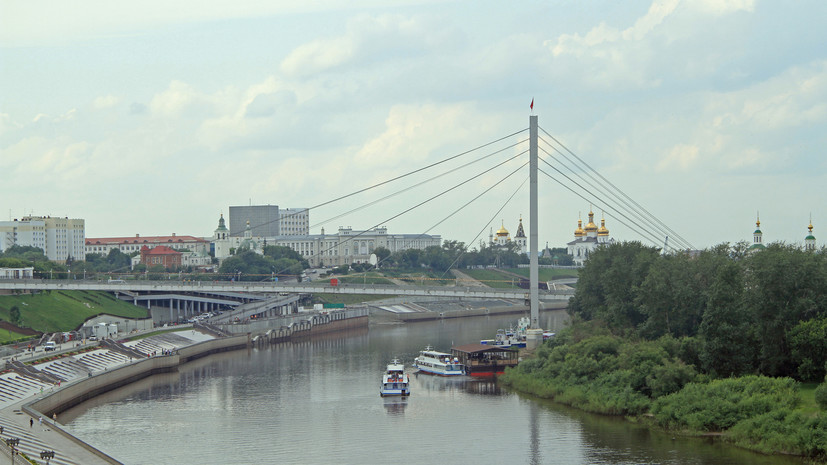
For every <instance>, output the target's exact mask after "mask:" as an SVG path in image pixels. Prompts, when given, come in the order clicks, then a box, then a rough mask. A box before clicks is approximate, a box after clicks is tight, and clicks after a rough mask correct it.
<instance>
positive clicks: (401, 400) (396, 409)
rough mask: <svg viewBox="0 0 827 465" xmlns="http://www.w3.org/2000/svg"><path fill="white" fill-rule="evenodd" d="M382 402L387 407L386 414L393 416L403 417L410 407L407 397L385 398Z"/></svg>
mask: <svg viewBox="0 0 827 465" xmlns="http://www.w3.org/2000/svg"><path fill="white" fill-rule="evenodd" d="M382 400H383V403H384V406H385V412H387V413H388V415H391V416H394V415H403V414H404V413H405V409H406V408H407V407H408V398H407V397H401V396H400V397H384V398H382Z"/></svg>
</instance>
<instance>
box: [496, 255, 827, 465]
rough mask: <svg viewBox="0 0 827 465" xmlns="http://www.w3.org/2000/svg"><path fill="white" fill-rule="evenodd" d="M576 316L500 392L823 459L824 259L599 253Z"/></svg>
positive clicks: (826, 434)
mask: <svg viewBox="0 0 827 465" xmlns="http://www.w3.org/2000/svg"><path fill="white" fill-rule="evenodd" d="M569 313H570V315H571V317H572V321H573V323H572V326H571V327H570V328H568V329H566V330H564V331H562V332H561V333H560V334H558V336H557V338H556V339H554V340H552V341H550V342H548V343H546V344H544V345H543V346H542V347H540V348H539V349H538V350H537V351H536V352H535V355H536V356H535V357H533V358H531V359H528V360H525V361H523V362H522V363H520V365H519V366H518V367H517V368H516V369H514V370H509V371H508V372H507V373H506V374H505V375H504V376H503V377H502V378H501V380H502V381H503V382H504V383H506V384H507V385H510V386H512V387H514V388H516V389H518V390H521V391H525V392H529V393H532V394H535V395H538V396H541V397H546V398H552V399H554V400H556V401H559V402H562V403H565V404H569V405H572V406H575V407H578V408H581V409H584V410H587V411H591V412H597V413H602V414H611V415H625V416H628V417H631V418H635V419H636V420H637V421H644V422H649V423H651V424H653V425H656V426H658V427H661V428H664V429H667V430H670V431H677V432H682V433H686V434H703V435H709V434H713V435H720V436H721V437H722V438H724V439H725V440H727V441H731V442H733V443H735V444H737V445H739V446H743V447H746V448H750V449H753V450H757V451H760V452H763V453H784V454H796V455H802V456H806V457H809V458H811V459H814V460H819V461H824V460H827V410H825V409H827V385H825V384H824V380H825V372H826V371H827V254H825V253H821V252H818V253H813V252H807V251H804V250H801V249H799V248H797V247H792V246H786V245H783V244H772V245H770V246H768V247H767V248H766V249H763V250H758V251H756V252H748V249H747V247H746V246H745V244H736V245H735V246H729V245H720V246H718V247H715V248H713V249H710V250H705V251H702V252H700V253H698V254H676V255H660V254H659V252H658V250H656V249H654V248H650V247H644V246H642V245H641V244H639V243H625V244H618V245H615V246H612V247H604V248H600V249H598V250H597V251H595V252H594V253H593V254H592V255H591V257H590V258H589V260H588V261H587V264H586V266H585V267H584V268H583V269H582V270H581V272H580V279H579V282H578V286H577V291H576V294H575V296H574V297H573V298H572V300H571V302H570V307H569ZM803 383H807V384H803ZM820 399H823V401H821V400H820Z"/></svg>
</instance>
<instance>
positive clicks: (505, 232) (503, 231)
mask: <svg viewBox="0 0 827 465" xmlns="http://www.w3.org/2000/svg"><path fill="white" fill-rule="evenodd" d="M497 235H498V236H507V235H508V230H507V229H505V223H503V225H502V227H501V228H500V229H498V230H497Z"/></svg>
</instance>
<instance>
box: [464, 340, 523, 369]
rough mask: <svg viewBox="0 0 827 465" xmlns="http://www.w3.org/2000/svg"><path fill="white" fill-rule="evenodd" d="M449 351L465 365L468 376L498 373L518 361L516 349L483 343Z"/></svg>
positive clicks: (515, 364) (513, 365)
mask: <svg viewBox="0 0 827 465" xmlns="http://www.w3.org/2000/svg"><path fill="white" fill-rule="evenodd" d="M451 353H452V354H453V355H454V356H455V357H457V358H458V359H459V361H460V362H461V363H462V364H463V365H465V373H466V374H468V375H470V376H493V375H500V374H503V373H504V372H505V369H506V368H508V367H515V366H517V363H518V362H519V360H518V357H519V352H518V351H516V350H512V349H507V348H504V347H497V346H490V345H484V344H466V345H462V346H457V347H453V348H451Z"/></svg>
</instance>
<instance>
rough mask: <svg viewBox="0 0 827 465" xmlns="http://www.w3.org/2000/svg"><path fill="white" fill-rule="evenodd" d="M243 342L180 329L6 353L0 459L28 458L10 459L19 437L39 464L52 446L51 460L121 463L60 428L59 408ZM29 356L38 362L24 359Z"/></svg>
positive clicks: (20, 447) (56, 463)
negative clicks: (59, 348) (47, 350)
mask: <svg viewBox="0 0 827 465" xmlns="http://www.w3.org/2000/svg"><path fill="white" fill-rule="evenodd" d="M68 345H69V344H64V346H68ZM248 346H249V336H247V335H240V336H232V337H225V338H218V337H216V336H215V335H213V334H209V333H208V332H202V331H199V330H195V329H192V328H183V330H182V331H176V332H167V333H161V334H157V335H153V336H149V337H147V338H144V339H139V340H135V341H128V342H125V343H123V344H119V343H116V342H114V341H111V340H107V341H103V342H101V343H94V344H86V345H81V346H71V347H68V348H66V349H64V350H62V351H57V352H55V353H51V352H50V353H48V354H47V353H42V352H40V353H37V354H34V355H30V356H25V355H24V356H22V357H14V358H9V359H7V360H6V365H5V366H6V369H5V370H3V372H2V374H0V428H2V433H0V441H2V442H0V456H2V457H0V462H3V461H4V460H7V462H4V463H14V464H20V465H29V463H28V462H27V461H26V460H25V459H23V458H22V457H20V456H19V455H18V456H15V457H14V460H13V461H12V457H11V448H10V447H9V446H8V445H7V444H6V441H7V440H8V439H12V438H16V439H18V441H17V446H16V447H15V449H16V450H17V451H18V452H19V453H20V452H22V453H24V454H26V456H27V457H28V458H30V459H32V460H34V461H35V462H36V463H46V460H45V459H41V458H40V453H41V452H43V451H54V453H55V456H54V458H52V459H50V461H49V464H53V465H63V464H77V465H99V464H120V463H121V462H119V461H118V460H117V459H115V458H113V457H110V456H108V455H106V454H104V453H103V452H101V451H99V450H97V449H95V448H94V447H92V446H90V445H89V444H86V443H84V442H83V441H81V440H79V439H77V438H75V437H74V436H72V435H71V434H70V433H69V432H67V431H65V430H64V429H63V428H62V427H61V425H60V413H61V412H62V411H64V410H66V409H68V408H70V407H72V406H74V405H77V404H80V403H82V402H83V401H85V400H88V399H90V398H92V397H94V396H96V395H98V394H101V393H103V392H106V391H108V390H111V389H115V388H117V387H120V386H124V385H126V384H129V383H131V382H133V381H136V380H138V379H141V378H144V377H147V376H151V375H153V374H157V373H164V372H170V371H175V370H177V367H178V366H179V365H180V364H182V363H186V362H187V361H189V360H192V359H195V358H198V357H201V356H204V355H208V354H211V353H216V352H220V351H224V350H234V349H238V348H243V347H248ZM15 359H16V360H15ZM33 359H39V360H43V361H38V362H37V363H34V364H30V365H28V364H25V363H24V362H27V361H32V360H33ZM53 415H54V416H56V417H57V421H55V420H54V417H53Z"/></svg>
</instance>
